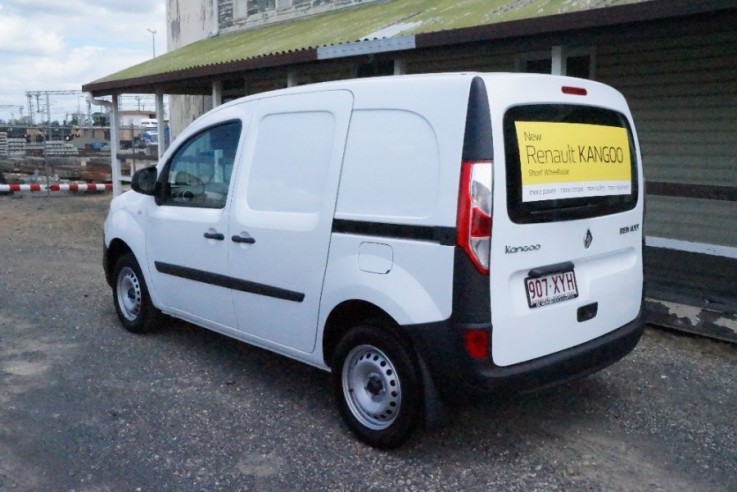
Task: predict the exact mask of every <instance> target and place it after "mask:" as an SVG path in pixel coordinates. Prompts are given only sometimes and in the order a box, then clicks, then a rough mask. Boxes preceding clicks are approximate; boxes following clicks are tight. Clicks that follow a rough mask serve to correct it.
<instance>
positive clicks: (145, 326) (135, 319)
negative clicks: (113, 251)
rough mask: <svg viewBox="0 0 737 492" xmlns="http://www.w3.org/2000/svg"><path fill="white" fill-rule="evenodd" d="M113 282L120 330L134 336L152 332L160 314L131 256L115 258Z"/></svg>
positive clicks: (114, 300)
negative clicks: (122, 329)
mask: <svg viewBox="0 0 737 492" xmlns="http://www.w3.org/2000/svg"><path fill="white" fill-rule="evenodd" d="M113 279H114V282H113V302H114V303H115V311H116V312H117V314H118V318H120V322H121V323H122V324H123V327H124V328H125V329H126V330H128V331H131V332H133V333H145V332H147V331H151V330H152V329H154V328H155V327H156V326H157V325H158V323H159V320H160V317H161V312H160V311H159V310H158V309H156V308H155V307H154V305H153V304H152V303H151V298H150V297H149V294H148V288H147V287H146V281H145V280H144V278H143V274H142V273H141V268H140V267H139V266H138V262H137V261H136V259H135V257H134V256H133V254H132V253H126V254H124V255H122V256H121V257H120V258H118V261H117V262H116V263H115V268H114V269H113Z"/></svg>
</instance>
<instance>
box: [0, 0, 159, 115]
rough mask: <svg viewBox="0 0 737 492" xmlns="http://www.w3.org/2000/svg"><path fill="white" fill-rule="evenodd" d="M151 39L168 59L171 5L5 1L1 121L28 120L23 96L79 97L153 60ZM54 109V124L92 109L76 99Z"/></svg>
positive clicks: (116, 0)
mask: <svg viewBox="0 0 737 492" xmlns="http://www.w3.org/2000/svg"><path fill="white" fill-rule="evenodd" d="M148 29H151V30H154V31H156V34H155V35H152V34H151V33H150V32H149V31H148ZM152 38H154V39H155V44H156V54H157V55H160V54H162V53H164V52H165V51H166V0H0V120H8V119H10V118H11V116H13V115H14V117H15V118H18V117H20V111H19V109H18V107H19V106H23V107H24V109H23V115H24V116H27V114H28V103H27V98H26V91H58V90H81V88H82V84H85V83H88V82H92V81H94V80H97V79H99V78H101V77H104V76H106V75H109V74H111V73H114V72H117V71H119V70H122V69H124V68H127V67H129V66H132V65H135V64H137V63H141V62H143V61H146V60H148V59H150V58H151V57H152V48H153V46H152V45H153V41H154V39H152ZM50 102H51V119H52V121H53V120H57V121H63V120H64V119H65V118H66V115H67V114H69V113H73V112H76V111H77V108H78V107H80V109H81V111H82V112H86V110H87V105H86V103H85V102H84V100H83V99H80V98H78V97H76V96H73V95H72V96H51V101H50ZM41 103H42V105H45V100H42V101H41ZM124 103H125V101H124ZM34 104H35V103H34ZM128 104H137V101H133V102H131V101H128ZM145 104H146V101H144V105H145ZM4 105H12V106H13V108H6V107H4ZM96 109H98V108H97V107H96V106H93V109H92V111H93V112H94V111H95V110H96ZM131 109H135V108H131ZM145 109H152V108H148V107H146V108H145ZM11 113H12V114H11ZM43 119H44V120H45V118H43ZM37 121H38V118H37Z"/></svg>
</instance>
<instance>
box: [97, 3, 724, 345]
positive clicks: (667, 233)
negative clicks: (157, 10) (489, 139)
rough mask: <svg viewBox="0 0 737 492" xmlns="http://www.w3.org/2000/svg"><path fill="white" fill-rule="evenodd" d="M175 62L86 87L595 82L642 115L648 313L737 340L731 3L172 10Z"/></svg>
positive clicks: (218, 98)
mask: <svg viewBox="0 0 737 492" xmlns="http://www.w3.org/2000/svg"><path fill="white" fill-rule="evenodd" d="M168 16H169V18H168V21H169V44H170V46H169V48H170V51H169V52H168V53H167V54H165V55H162V56H160V57H158V58H156V59H154V60H151V61H149V62H146V63H143V64H141V65H138V66H135V67H130V68H129V69H126V70H123V71H122V72H119V73H116V74H112V75H110V76H108V77H105V78H103V79H100V80H98V81H94V82H91V83H89V84H86V85H85V86H84V87H83V89H84V90H86V91H89V92H92V93H93V94H94V95H96V96H99V95H110V94H113V95H119V94H123V93H156V94H158V95H159V97H161V96H162V95H163V94H168V95H170V96H173V97H172V98H171V126H172V133H173V135H176V134H177V133H178V132H179V131H181V129H182V128H183V127H184V126H186V124H188V123H189V122H190V121H192V119H193V118H194V117H196V116H198V115H199V114H201V113H202V112H204V111H206V110H207V109H209V108H210V107H212V106H213V105H217V104H220V103H221V102H223V101H225V100H228V99H232V98H235V97H240V96H243V95H246V94H253V93H257V92H261V91H265V90H269V89H274V88H279V87H287V86H294V85H299V84H303V83H310V82H320V81H325V80H333V79H340V78H348V77H363V76H374V75H385V74H412V73H422V72H442V71H469V70H478V71H531V72H552V73H561V74H569V75H575V76H579V77H588V78H593V79H596V80H599V81H602V82H604V83H607V84H610V85H613V86H614V87H617V88H618V89H620V90H621V91H622V92H623V93H624V94H625V96H626V97H627V98H628V100H629V102H630V105H631V107H632V110H633V113H634V116H635V121H636V123H637V129H638V133H639V136H640V140H641V144H642V152H643V159H644V165H645V174H646V180H647V184H646V191H647V200H648V201H647V217H646V221H645V231H646V235H647V248H646V270H647V271H646V276H647V282H648V285H647V296H648V298H649V300H650V302H649V307H650V316H651V319H652V320H655V321H657V322H659V323H661V324H666V325H668V326H673V327H678V328H681V329H685V330H690V331H696V332H699V333H708V334H710V335H713V336H717V337H720V338H725V339H731V340H737V283H735V282H733V280H732V279H733V278H737V232H735V221H736V220H737V29H735V27H734V26H737V4H735V2H734V1H733V0H701V1H699V2H694V1H690V0H649V1H639V2H638V1H634V2H633V1H617V0H565V1H564V0H558V1H555V0H553V1H550V0H548V1H543V0H517V1H507V0H504V1H502V0H387V1H382V0H364V1H360V0H283V1H280V0H173V1H170V2H169V12H168Z"/></svg>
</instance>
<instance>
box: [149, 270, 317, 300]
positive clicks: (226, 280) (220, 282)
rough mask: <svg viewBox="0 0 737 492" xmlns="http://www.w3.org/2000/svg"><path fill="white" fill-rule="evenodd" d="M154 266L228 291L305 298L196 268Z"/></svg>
mask: <svg viewBox="0 0 737 492" xmlns="http://www.w3.org/2000/svg"><path fill="white" fill-rule="evenodd" d="M154 264H155V265H156V270H158V271H159V272H161V273H165V274H167V275H173V276H175V277H181V278H186V279H188V280H194V281H196V282H202V283H205V284H210V285H216V286H218V287H225V288H226V289H233V290H239V291H241V292H248V293H250V294H258V295H261V296H267V297H274V298H276V299H283V300H285V301H292V302H302V301H304V298H305V295H304V294H302V293H300V292H295V291H293V290H287V289H282V288H279V287H273V286H271V285H266V284H259V283H257V282H249V281H248V280H241V279H238V278H233V277H228V276H227V275H220V274H218V273H212V272H205V271H203V270H197V269H195V268H188V267H183V266H178V265H172V264H169V263H163V262H160V261H156V262H154Z"/></svg>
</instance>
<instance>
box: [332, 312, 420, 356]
mask: <svg viewBox="0 0 737 492" xmlns="http://www.w3.org/2000/svg"><path fill="white" fill-rule="evenodd" d="M369 322H371V323H374V324H377V325H380V327H379V326H377V329H382V330H385V331H387V332H389V333H390V334H392V335H394V336H395V337H396V338H398V339H399V340H400V341H401V342H402V343H403V344H405V345H406V346H407V347H408V348H412V343H411V341H410V338H409V337H408V336H407V335H406V334H405V333H404V332H403V331H402V329H401V327H400V325H399V324H398V323H397V321H396V320H395V319H394V318H392V316H391V315H389V313H387V312H386V311H384V310H383V309H382V308H380V307H379V306H377V305H375V304H372V303H370V302H367V301H361V300H357V299H354V300H347V301H343V302H341V303H340V304H338V305H337V306H335V308H333V310H332V311H331V312H330V315H328V318H327V320H326V321H325V328H324V330H323V336H322V353H323V359H324V361H325V365H326V366H328V367H331V368H332V364H333V354H334V353H335V347H336V346H337V345H338V343H339V342H340V340H341V338H343V336H345V334H346V333H348V331H349V330H350V329H351V328H353V327H355V326H357V325H359V324H361V323H369Z"/></svg>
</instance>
